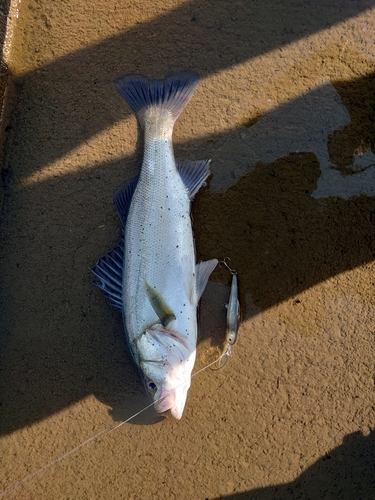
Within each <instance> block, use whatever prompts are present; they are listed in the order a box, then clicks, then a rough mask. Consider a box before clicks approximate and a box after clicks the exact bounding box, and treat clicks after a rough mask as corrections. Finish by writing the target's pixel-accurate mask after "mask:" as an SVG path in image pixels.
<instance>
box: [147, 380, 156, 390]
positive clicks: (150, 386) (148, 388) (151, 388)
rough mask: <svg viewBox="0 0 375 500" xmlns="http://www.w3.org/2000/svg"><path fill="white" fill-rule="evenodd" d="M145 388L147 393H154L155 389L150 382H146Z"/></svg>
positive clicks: (153, 384)
mask: <svg viewBox="0 0 375 500" xmlns="http://www.w3.org/2000/svg"><path fill="white" fill-rule="evenodd" d="M146 387H147V390H148V391H149V392H155V391H156V389H157V387H156V384H155V383H154V382H153V381H152V380H146Z"/></svg>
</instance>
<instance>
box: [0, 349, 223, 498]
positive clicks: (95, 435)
mask: <svg viewBox="0 0 375 500" xmlns="http://www.w3.org/2000/svg"><path fill="white" fill-rule="evenodd" d="M223 356H226V352H223V353H222V354H221V355H220V356H219V357H218V358H217V359H216V360H215V361H212V363H209V364H208V365H206V366H204V367H203V368H201V369H200V370H198V371H197V372H195V373H193V374H192V376H191V378H193V377H195V375H198V373H202V372H203V371H204V370H207V368H209V367H211V366H212V365H214V364H215V363H218V362H219V361H220V360H221V358H222V357H223ZM186 382H187V381H185V382H182V383H181V384H180V385H178V386H177V387H176V389H177V388H178V387H181V386H182V385H184V384H185V383H186ZM165 397H166V396H163V397H161V398H159V399H157V400H156V401H153V402H152V403H150V404H149V405H147V406H145V407H144V408H142V410H139V411H138V412H137V413H135V414H134V415H132V416H131V417H129V418H127V419H126V420H124V421H122V422H120V423H119V424H117V425H115V426H114V427H107V428H106V429H103V430H101V431H100V432H98V433H97V434H94V436H91V437H90V438H88V439H86V441H83V442H82V443H81V444H79V445H78V446H76V447H75V448H73V449H71V450H69V451H67V452H66V453H64V454H63V455H61V456H60V457H58V458H55V460H52V462H49V463H48V464H46V465H43V467H40V469H37V470H36V471H34V472H32V473H31V474H29V475H28V476H26V477H24V478H23V479H21V480H20V481H18V482H17V483H15V484H14V485H13V486H10V487H9V488H7V489H6V490H4V491H2V492H1V493H0V498H4V497H6V496H7V495H8V494H9V493H11V492H12V491H13V490H15V489H16V488H18V487H19V486H22V485H23V484H25V483H26V482H27V481H30V479H32V478H33V477H35V476H36V475H37V474H40V473H41V472H43V471H45V470H47V469H49V468H50V467H52V466H53V465H55V464H57V463H58V462H61V460H64V458H67V457H68V456H69V455H72V454H73V453H75V452H76V451H78V450H80V449H81V448H83V447H84V446H86V445H87V444H89V443H90V442H91V441H93V440H94V439H96V438H97V437H99V436H101V435H102V434H110V433H111V432H113V431H115V430H116V429H118V428H119V427H121V426H122V425H124V424H126V423H127V422H129V421H130V420H132V419H133V418H135V417H137V416H138V415H140V414H141V413H143V412H144V411H146V410H147V409H148V408H151V406H154V405H155V404H156V403H158V402H159V401H161V400H162V399H164V398H165Z"/></svg>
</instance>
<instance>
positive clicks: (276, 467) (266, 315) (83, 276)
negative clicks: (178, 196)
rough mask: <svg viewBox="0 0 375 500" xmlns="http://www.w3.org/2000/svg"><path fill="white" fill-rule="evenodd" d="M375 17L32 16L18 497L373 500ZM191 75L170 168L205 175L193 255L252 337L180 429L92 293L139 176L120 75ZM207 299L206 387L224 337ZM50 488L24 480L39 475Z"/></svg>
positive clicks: (374, 7)
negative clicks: (122, 203)
mask: <svg viewBox="0 0 375 500" xmlns="http://www.w3.org/2000/svg"><path fill="white" fill-rule="evenodd" d="M374 40H375V2H374V1H373V0H357V1H344V0H341V1H340V0H337V1H331V2H327V0H324V1H323V0H318V1H316V0H315V1H314V2H313V1H306V0H305V1H302V2H301V1H292V0H289V1H288V0H287V1H282V0H272V1H271V0H263V1H257V0H254V1H245V0H239V1H224V0H211V1H209V0H203V1H194V0H192V1H187V2H183V1H181V0H174V1H173V0H163V1H162V2H161V1H158V2H155V1H151V0H143V1H142V2H135V1H133V0H121V1H119V0H113V1H112V2H104V1H100V0H86V1H85V2H82V1H77V0H71V1H69V2H67V1H60V2H51V1H48V0H23V1H22V4H21V7H20V16H19V19H18V22H17V29H16V31H15V33H14V38H13V51H12V53H11V55H10V56H9V59H8V65H9V68H10V71H11V73H12V75H13V78H14V82H15V84H16V89H17V99H16V102H15V107H14V111H13V114H12V119H11V123H10V125H9V126H8V127H7V139H6V144H5V149H4V161H3V183H4V186H3V194H4V202H3V206H2V216H1V228H0V229H1V248H0V256H1V262H0V276H1V283H0V286H1V290H0V300H1V313H0V314H1V316H0V321H1V346H2V350H1V369H2V371H1V381H0V393H1V406H0V422H1V445H0V446H1V466H0V483H1V491H2V493H0V497H1V498H3V497H4V498H9V499H26V500H27V499H33V500H34V499H38V500H40V499H94V498H98V499H99V498H100V499H109V498H122V499H141V498H147V499H148V498H150V499H151V498H152V499H159V498H160V499H162V498H168V499H169V498H171V499H182V500H184V499H195V498H197V499H210V500H211V499H216V498H233V499H240V498H249V499H267V500H268V499H297V498H300V499H323V498H324V499H374V498H375V468H374V463H375V431H374V428H375V422H374V417H375V411H374V396H375V369H374V355H375V345H374V331H375V294H374V292H375V262H374V257H375V229H374V222H375V205H374V195H375V174H374V173H375V155H374V154H373V153H372V151H371V146H372V145H374V144H375V114H374V113H375V112H374V109H375V44H374ZM180 70H193V71H197V72H198V73H199V74H200V75H201V83H200V85H199V87H198V89H197V91H196V93H195V95H194V98H193V99H192V101H191V102H190V103H189V105H188V107H187V108H186V110H185V111H184V113H183V114H182V116H181V117H180V119H179V121H178V122H177V125H176V128H175V134H174V144H175V150H176V156H178V157H183V158H189V159H202V158H212V173H213V175H212V177H211V180H210V184H209V185H208V186H207V187H205V188H203V189H202V190H201V192H200V193H199V195H198V196H197V197H196V200H195V202H194V207H193V218H194V233H195V238H196V245H197V254H198V258H199V259H208V258H213V257H217V258H219V259H222V258H224V257H229V258H230V259H231V265H232V267H233V268H235V269H236V270H237V272H238V276H239V282H240V297H241V305H242V308H241V309H242V311H241V312H242V319H243V322H242V325H241V328H240V331H239V340H238V343H237V344H236V345H235V346H234V349H233V356H232V358H231V359H230V360H229V362H228V363H227V364H226V366H225V367H224V368H223V369H222V370H218V371H212V370H211V369H207V370H205V371H203V372H201V373H199V374H198V375H196V376H195V377H194V378H193V383H192V387H191V389H190V391H189V395H188V401H187V406H186V409H185V412H184V415H183V418H182V420H180V421H176V420H174V419H172V418H171V417H169V416H167V417H166V418H164V419H158V418H157V417H156V415H155V413H154V412H153V410H152V409H151V410H148V411H146V412H144V413H142V414H141V415H139V416H138V417H136V418H135V419H133V420H131V421H130V422H129V423H126V424H124V425H122V426H121V427H119V428H117V429H116V430H114V431H113V432H109V433H108V432H107V433H103V434H101V435H100V436H98V437H97V438H96V439H94V440H92V441H90V442H89V443H87V444H86V445H85V446H83V447H81V448H80V449H79V450H77V451H75V452H74V453H72V454H70V455H68V456H65V457H63V458H61V460H58V461H57V462H55V463H53V464H52V465H50V466H49V467H48V468H44V469H42V470H39V469H40V468H43V467H44V466H46V465H47V464H50V463H51V462H52V461H54V460H56V459H59V458H60V457H62V456H63V455H64V454H65V453H67V452H69V451H70V450H72V449H74V448H75V447H76V446H78V445H79V444H80V443H82V442H85V440H87V439H89V438H90V437H91V436H93V435H95V434H96V433H99V432H100V431H102V430H105V429H111V428H112V427H113V426H115V425H116V424H118V423H120V422H122V421H124V420H125V419H127V418H128V417H130V416H131V415H133V414H134V413H136V412H137V411H139V410H140V409H142V408H143V407H144V406H146V405H147V404H148V399H147V398H146V396H145V394H144V390H143V385H142V383H141V381H140V379H139V377H138V374H137V371H136V369H135V368H134V366H133V365H132V363H131V361H130V357H129V352H128V349H127V346H126V342H125V339H124V335H123V328H122V323H121V317H120V314H119V313H118V312H117V311H114V310H113V309H111V308H110V307H109V305H108V303H107V302H106V300H105V298H104V297H103V296H102V294H101V292H100V290H99V289H96V288H95V287H93V286H92V285H91V279H92V275H91V273H90V270H89V269H90V267H92V266H93V265H95V263H96V261H97V259H98V258H99V257H100V256H102V255H104V254H105V253H106V252H107V251H109V250H111V248H113V246H115V245H116V244H117V243H118V241H119V238H120V223H119V220H118V218H117V215H116V213H115V209H114V206H113V203H112V194H113V192H114V190H115V189H116V187H118V186H119V185H120V184H121V183H122V182H123V181H124V180H126V179H130V178H132V177H134V176H135V175H136V173H137V172H138V169H139V165H140V158H141V149H140V143H139V141H138V130H137V124H136V119H135V117H134V115H133V114H132V113H131V111H130V109H129V108H128V106H127V105H126V103H125V102H124V101H123V100H122V99H121V97H120V96H119V95H118V94H117V92H116V90H115V88H114V85H113V80H114V79H115V78H116V77H118V76H122V75H125V74H130V73H142V74H145V75H147V76H149V77H154V78H161V77H163V76H165V75H166V74H168V73H173V72H176V71H180ZM229 282H230V275H229V273H228V271H227V270H226V269H225V268H218V269H217V270H216V271H215V273H214V274H213V275H212V278H211V281H210V283H209V285H208V288H207V291H206V293H205V295H204V297H203V301H202V306H201V309H200V311H201V314H200V323H201V329H200V331H201V335H200V338H199V342H198V358H197V363H196V368H195V370H196V371H197V370H198V369H200V368H202V367H204V366H205V365H207V363H209V362H210V361H212V360H213V359H215V356H216V355H217V353H219V352H220V349H221V347H222V344H223V340H224V337H225V309H224V307H223V303H224V302H225V301H226V300H227V297H228V285H229ZM36 471H39V472H38V473H37V474H35V475H33V476H32V477H29V475H30V474H33V473H34V472H36Z"/></svg>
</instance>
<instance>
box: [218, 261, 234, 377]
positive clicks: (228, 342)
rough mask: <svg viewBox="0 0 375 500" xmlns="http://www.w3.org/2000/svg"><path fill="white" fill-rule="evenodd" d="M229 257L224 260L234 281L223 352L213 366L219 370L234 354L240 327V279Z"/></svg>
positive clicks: (228, 306)
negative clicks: (229, 261) (233, 347)
mask: <svg viewBox="0 0 375 500" xmlns="http://www.w3.org/2000/svg"><path fill="white" fill-rule="evenodd" d="M226 259H227V257H226V258H225V259H224V260H223V261H222V263H223V264H224V265H225V267H226V268H227V269H228V270H229V272H230V273H231V275H232V283H231V287H230V295H229V301H228V304H227V305H226V308H227V334H226V339H225V345H224V349H223V352H222V353H221V356H220V358H219V360H218V362H217V367H216V368H213V369H216V370H219V369H220V368H223V366H224V365H225V364H226V362H227V361H228V358H229V356H231V355H232V345H234V344H235V343H236V341H237V333H238V328H239V326H240V302H239V300H238V279H237V273H236V271H234V270H233V269H231V268H230V267H229V265H228V264H227V262H226Z"/></svg>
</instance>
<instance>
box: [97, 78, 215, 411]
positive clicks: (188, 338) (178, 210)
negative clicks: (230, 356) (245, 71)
mask: <svg viewBox="0 0 375 500" xmlns="http://www.w3.org/2000/svg"><path fill="white" fill-rule="evenodd" d="M198 79H199V77H198V75H196V74H194V73H190V72H184V73H180V74H177V75H172V76H169V77H167V78H165V79H164V80H149V79H148V78H146V77H144V76H140V75H132V76H125V77H123V78H119V79H117V80H116V81H115V86H116V88H117V90H118V91H119V93H120V94H121V96H122V97H123V98H124V99H125V100H126V101H127V102H128V104H129V105H130V107H131V108H132V109H133V111H134V112H135V113H136V115H137V118H138V121H139V123H140V125H141V127H142V129H143V130H144V154H143V163H142V168H141V172H140V175H139V178H137V179H135V180H134V181H132V182H130V183H127V184H125V185H124V186H122V187H121V188H120V189H119V190H118V191H117V192H116V193H115V196H114V201H115V205H116V207H117V211H118V213H119V216H120V218H121V220H122V222H123V225H124V238H123V240H122V242H121V244H120V246H119V247H118V248H117V249H115V250H113V251H112V252H110V253H109V254H108V255H107V256H105V257H103V258H102V259H100V260H99V262H98V263H97V265H96V267H95V268H94V269H93V272H94V274H95V275H96V276H97V277H98V278H99V279H100V282H96V283H95V284H96V285H97V286H99V287H100V288H101V289H102V290H104V292H105V295H106V296H107V297H108V298H109V299H110V301H111V303H112V304H113V305H114V306H116V307H118V308H120V309H122V313H123V319H124V325H125V332H126V336H127V339H128V342H129V345H130V349H131V352H132V355H133V358H134V361H135V363H136V364H137V366H138V367H139V368H140V371H141V374H142V376H143V378H144V382H145V386H146V388H147V390H148V392H149V393H150V394H151V396H152V399H153V401H154V403H155V409H156V411H157V412H160V413H161V412H164V411H166V410H171V413H172V415H173V416H174V417H175V418H177V419H180V418H181V416H182V413H183V410H184V407H185V402H186V397H187V391H188V389H189V387H190V382H191V372H192V369H193V366H194V362H195V356H196V343H197V306H198V302H199V300H200V297H201V295H202V293H203V290H204V289H205V287H206V284H207V281H208V278H209V276H210V274H211V272H212V271H213V269H214V268H215V266H216V265H217V262H218V261H217V260H216V259H213V260H210V261H206V262H201V263H199V264H196V259H195V248H194V240H193V233H192V224H191V218H190V204H191V200H192V199H193V197H194V195H195V194H196V193H197V191H198V190H199V188H200V187H201V186H202V184H203V183H204V182H205V180H206V179H207V177H208V176H209V175H210V171H209V163H210V162H209V161H208V160H203V161H197V162H190V161H187V160H185V161H181V162H176V160H175V157H174V154H173V146H172V131H173V126H174V123H175V121H176V120H177V118H178V116H179V115H180V113H181V112H182V110H183V109H184V107H185V106H186V104H187V103H188V102H189V100H190V98H191V97H192V95H193V93H194V90H195V88H196V86H197V84H198Z"/></svg>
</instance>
